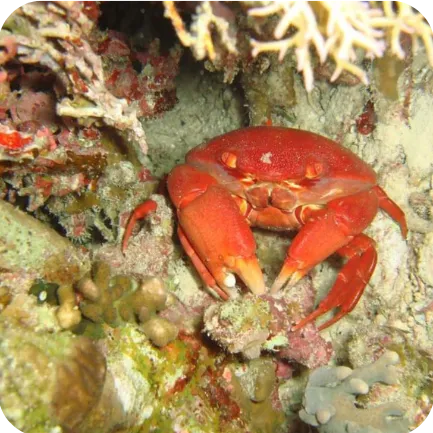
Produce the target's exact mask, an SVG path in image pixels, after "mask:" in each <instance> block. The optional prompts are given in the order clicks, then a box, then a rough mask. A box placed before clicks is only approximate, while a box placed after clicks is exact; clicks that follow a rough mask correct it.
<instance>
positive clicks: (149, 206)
mask: <svg viewBox="0 0 433 433" xmlns="http://www.w3.org/2000/svg"><path fill="white" fill-rule="evenodd" d="M157 207H158V205H157V204H156V202H154V201H153V200H146V201H145V202H143V203H141V204H140V205H139V206H137V207H136V208H135V209H134V210H133V211H132V213H131V216H130V217H129V221H128V224H127V225H126V228H125V233H124V235H123V240H122V253H123V254H125V251H126V247H127V246H128V240H129V238H130V237H131V234H132V230H133V229H134V226H135V224H136V222H137V221H139V220H141V219H143V218H146V216H147V215H149V214H150V213H151V212H154V211H155V210H156V208H157Z"/></svg>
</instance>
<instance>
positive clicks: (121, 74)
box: [97, 30, 182, 118]
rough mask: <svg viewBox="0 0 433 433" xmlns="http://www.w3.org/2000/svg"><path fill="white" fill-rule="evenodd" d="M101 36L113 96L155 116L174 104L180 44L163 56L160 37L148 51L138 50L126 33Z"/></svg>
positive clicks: (100, 49) (141, 114)
mask: <svg viewBox="0 0 433 433" xmlns="http://www.w3.org/2000/svg"><path fill="white" fill-rule="evenodd" d="M98 39H100V40H99V41H98V47H97V52H98V53H99V54H100V55H101V56H102V61H103V64H104V71H105V77H106V79H105V84H106V86H107V88H108V90H110V92H111V93H112V94H113V95H115V96H117V97H118V98H124V99H126V100H127V101H128V102H130V103H133V105H134V106H136V109H137V115H138V117H146V118H149V117H154V116H156V115H159V114H161V113H163V112H164V111H167V110H169V109H171V108H172V107H173V106H174V104H175V103H176V87H175V83H174V79H175V78H176V75H177V74H178V71H179V60H180V56H181V54H182V51H181V50H180V48H179V47H174V48H173V49H171V50H170V52H169V53H168V54H167V55H163V54H162V53H161V52H160V43H159V40H158V39H155V40H153V42H152V43H151V44H150V45H149V47H148V50H147V51H135V50H134V49H133V48H131V47H130V44H129V43H128V40H127V37H126V35H124V34H122V33H120V32H115V31H111V30H110V31H108V32H107V33H106V34H104V35H102V36H101V37H100V38H98ZM134 62H135V64H138V65H139V66H140V68H141V71H140V72H137V71H136V69H135V68H134Z"/></svg>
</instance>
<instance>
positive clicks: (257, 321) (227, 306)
mask: <svg viewBox="0 0 433 433" xmlns="http://www.w3.org/2000/svg"><path fill="white" fill-rule="evenodd" d="M220 319H221V320H223V321H228V322H230V324H231V325H232V327H233V331H234V332H245V331H248V329H251V328H261V329H267V327H268V324H269V322H270V321H271V319H272V316H271V311H270V307H269V303H268V302H266V301H264V300H263V299H260V298H252V297H250V298H248V299H245V298H243V299H242V300H234V301H231V302H226V303H224V304H222V305H221V308H220Z"/></svg>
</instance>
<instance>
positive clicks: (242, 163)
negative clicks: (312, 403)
mask: <svg viewBox="0 0 433 433" xmlns="http://www.w3.org/2000/svg"><path fill="white" fill-rule="evenodd" d="M167 185H168V192H169V194H170V198H171V200H172V202H173V204H174V205H175V207H176V209H177V215H178V218H179V227H178V234H179V238H180V241H181V243H182V246H183V247H184V249H185V251H186V253H187V254H188V256H189V257H190V259H191V261H192V262H193V264H194V266H195V267H196V269H197V271H198V272H199V274H200V275H201V278H202V279H203V281H204V283H205V284H206V285H207V286H209V287H210V288H212V289H213V290H214V291H215V292H217V293H218V294H219V295H220V296H221V297H222V298H223V299H227V298H228V296H229V290H228V289H229V288H230V287H233V286H234V285H235V282H236V279H235V276H234V274H237V275H238V277H240V278H241V279H242V280H243V282H244V283H245V284H246V286H247V287H248V288H249V289H250V290H251V291H252V292H253V293H255V294H257V295H260V294H262V293H265V291H266V288H265V283H264V280H263V275H262V271H261V269H260V266H259V264H258V261H257V257H256V254H255V250H256V245H255V241H254V238H253V235H252V232H251V228H250V227H261V228H265V229H271V230H299V233H298V234H297V236H296V237H295V238H294V240H293V242H292V243H291V245H290V247H289V249H288V251H287V257H286V259H285V261H284V264H283V267H282V269H281V272H280V274H279V275H278V277H277V279H276V280H275V282H274V284H273V286H272V288H271V292H272V293H275V292H277V291H278V290H280V289H281V288H282V287H283V286H284V284H285V283H286V282H287V281H289V285H294V284H295V283H296V282H297V281H298V280H299V279H301V278H302V277H303V276H304V275H305V274H306V273H307V272H309V271H310V270H311V269H312V268H313V267H314V266H315V265H317V264H318V263H320V262H321V261H322V260H325V259H326V258H327V257H329V256H330V255H331V254H333V253H337V254H339V255H340V256H342V257H343V258H345V259H347V261H346V263H345V264H344V266H343V268H342V269H341V270H340V273H339V274H338V276H337V280H336V282H335V284H334V286H333V287H332V289H331V291H330V292H329V294H328V296H326V297H325V299H324V300H323V301H322V302H321V303H320V304H319V306H318V308H317V309H316V310H315V311H314V312H313V313H311V314H310V315H309V316H308V317H306V318H305V319H303V320H302V321H301V322H300V323H298V324H297V325H296V326H295V327H294V330H296V329H299V328H301V327H303V326H304V325H305V324H307V323H309V322H311V321H313V320H314V319H315V318H316V317H318V316H320V315H322V314H324V313H326V312H328V311H330V310H331V309H333V308H338V309H339V311H338V312H337V313H336V315H335V316H334V317H333V318H332V319H330V320H329V321H327V322H326V323H325V324H324V325H322V326H321V327H320V329H323V328H325V327H327V326H329V325H331V324H333V323H334V322H336V321H337V320H339V319H340V318H341V317H343V316H344V315H345V314H347V313H349V312H350V311H351V310H352V309H353V308H354V307H355V305H356V304H357V302H358V300H359V298H360V297H361V295H362V293H363V291H364V289H365V286H366V285H367V283H368V281H369V279H370V277H371V274H372V273H373V271H374V268H375V265H376V260H377V253H376V249H375V243H374V241H373V240H372V239H371V238H369V237H368V236H366V235H364V234H363V233H362V232H363V230H365V228H366V227H367V226H368V225H369V224H370V223H371V221H372V220H373V218H374V217H375V215H376V213H377V211H378V209H379V208H380V209H382V210H384V211H385V212H387V213H388V214H389V215H390V216H391V217H392V218H393V219H394V220H396V221H397V222H398V223H399V224H400V228H401V232H402V234H403V237H406V234H407V226H406V220H405V216H404V213H403V211H402V210H401V209H400V208H399V207H398V205H397V204H395V203H394V202H393V201H392V200H391V199H389V198H388V196H387V195H386V193H385V192H384V191H383V190H382V189H381V188H380V187H379V186H378V185H377V178H376V173H375V172H374V171H373V169H372V168H371V167H370V166H368V165H367V164H366V163H365V162H363V161H362V160H361V159H360V158H358V157H357V156H356V155H355V154H353V153H352V152H351V151H350V150H348V149H345V148H344V147H342V146H340V145H339V144H337V143H336V142H334V141H332V140H329V139H327V138H325V137H322V136H320V135H317V134H313V133H311V132H307V131H301V130H297V129H289V128H280V127H272V126H259V127H250V128H245V129H239V130H236V131H232V132H229V133H228V134H224V135H221V136H219V137H216V138H214V139H213V140H211V141H209V142H208V143H205V144H203V145H201V146H198V147H196V148H194V149H192V150H191V151H189V152H188V154H187V155H186V164H182V165H179V166H177V167H175V168H174V169H173V170H172V171H171V173H170V174H169V176H168V180H167ZM155 209H156V203H155V202H153V201H151V200H148V201H146V202H145V203H143V204H142V205H140V206H139V207H137V209H135V211H134V212H133V214H132V216H131V218H130V221H129V223H128V226H127V228H126V231H125V236H124V239H123V244H122V249H123V250H125V248H126V246H127V241H128V238H129V237H130V235H131V232H132V229H133V226H134V224H135V222H136V221H137V219H139V218H143V217H145V216H146V215H147V214H148V213H149V212H151V211H153V210H155Z"/></svg>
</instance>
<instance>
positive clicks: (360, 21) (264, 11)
mask: <svg viewBox="0 0 433 433" xmlns="http://www.w3.org/2000/svg"><path fill="white" fill-rule="evenodd" d="M313 3H314V4H313ZM393 3H396V11H394V9H393V5H392V4H393ZM248 13H249V15H251V16H253V17H268V16H271V15H278V16H279V21H278V24H277V25H276V27H275V29H274V32H273V36H274V38H275V40H273V41H267V42H262V41H258V40H254V39H253V40H252V41H251V44H252V47H253V55H254V56H256V55H258V54H259V53H261V52H266V51H274V52H278V53H279V57H280V59H282V58H283V57H284V56H285V54H286V52H287V50H288V49H290V48H294V49H295V53H296V58H297V66H298V70H299V71H302V73H303V76H304V82H305V87H306V88H307V90H308V91H310V90H311V89H312V88H313V82H314V77H313V66H312V62H311V52H310V51H311V48H312V47H314V48H315V50H316V53H317V55H318V58H319V61H320V62H321V63H323V62H324V61H325V60H326V59H327V58H331V59H332V60H333V61H334V63H335V65H336V67H335V71H334V73H333V75H332V77H331V81H334V80H336V79H337V78H338V77H339V76H340V74H341V73H342V72H343V71H349V72H350V73H352V74H353V75H355V76H356V77H358V78H359V79H360V81H362V82H363V83H365V84H367V83H368V78H367V74H366V72H365V71H364V70H363V69H361V68H360V67H359V66H357V65H356V64H355V62H356V59H357V54H356V49H357V48H360V49H362V50H363V51H364V52H365V55H366V56H367V57H370V58H374V57H382V56H383V55H384V53H385V51H386V47H387V44H386V38H387V37H388V38H389V40H390V42H389V43H390V49H391V52H392V53H393V54H395V55H397V56H398V57H399V58H404V57H405V52H404V50H403V49H402V47H401V44H400V38H401V34H402V33H406V34H408V35H410V36H411V37H412V41H413V43H414V46H415V47H416V44H417V40H418V38H421V39H422V40H423V43H424V45H425V47H426V51H427V55H428V57H429V61H430V63H431V65H432V66H433V43H432V30H431V28H430V26H429V25H428V23H427V22H426V21H425V19H424V17H423V16H422V15H421V14H419V13H418V12H416V11H414V9H413V8H412V7H411V6H409V5H407V4H404V3H401V2H389V1H385V2H382V8H379V7H377V8H375V7H371V6H370V5H369V4H368V3H367V2H347V1H346V2H345V1H343V2H330V1H318V2H306V1H282V2H261V5H260V6H259V7H254V8H251V9H250V10H249V11H248ZM318 16H323V17H324V18H325V19H324V20H322V21H323V22H319V20H318ZM293 29H295V30H294V33H293Z"/></svg>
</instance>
